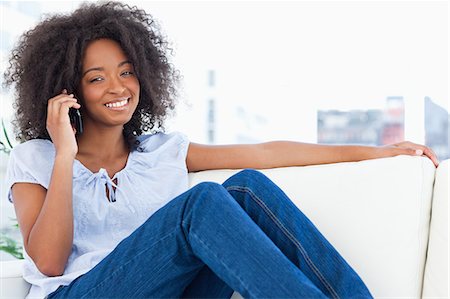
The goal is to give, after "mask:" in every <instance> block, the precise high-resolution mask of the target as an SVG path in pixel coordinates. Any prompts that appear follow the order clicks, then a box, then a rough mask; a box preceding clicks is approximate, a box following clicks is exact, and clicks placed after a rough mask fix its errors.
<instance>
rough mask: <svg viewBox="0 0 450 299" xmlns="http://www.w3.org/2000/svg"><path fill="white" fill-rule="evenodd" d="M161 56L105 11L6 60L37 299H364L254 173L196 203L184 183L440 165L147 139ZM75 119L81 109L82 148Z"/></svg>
mask: <svg viewBox="0 0 450 299" xmlns="http://www.w3.org/2000/svg"><path fill="white" fill-rule="evenodd" d="M61 36H64V39H61ZM165 46H166V44H165V42H164V40H163V39H162V38H161V37H160V35H159V34H158V31H155V25H154V21H153V19H152V17H151V16H150V15H149V14H147V13H146V12H145V11H143V10H141V9H139V8H137V7H130V6H128V5H126V4H122V3H119V2H107V3H92V4H85V5H82V6H81V7H80V8H79V9H77V10H75V11H74V12H73V13H70V14H67V15H56V16H50V17H47V18H46V19H45V20H43V21H42V22H41V23H39V24H38V25H37V26H36V28H34V29H32V30H30V31H28V32H27V33H25V34H24V35H23V36H22V38H21V39H20V42H19V44H18V46H17V48H16V49H15V50H13V54H12V56H11V67H10V68H9V69H8V71H7V73H6V77H7V82H8V83H9V84H13V83H14V84H15V87H16V90H17V94H18V97H17V100H16V104H17V105H16V106H17V108H18V109H17V111H16V115H17V119H18V131H19V136H18V137H19V139H21V140H22V141H24V142H23V143H22V144H20V145H18V146H16V147H15V148H14V149H13V150H12V151H11V157H10V160H9V165H8V172H7V179H6V181H7V190H8V198H9V200H10V201H11V202H13V203H14V208H15V211H16V214H17V219H18V222H19V227H20V229H21V233H22V236H23V240H24V249H25V250H24V256H25V262H26V263H25V268H24V278H25V279H26V280H27V281H28V282H29V283H30V284H32V287H31V290H30V294H29V296H30V297H39V298H68V297H74V298H78V297H89V298H100V297H102V298H104V297H108V298H148V297H157V298H165V297H171V298H173V297H195V298H217V297H230V296H231V294H232V293H233V290H237V291H238V292H239V293H240V294H242V295H243V296H244V297H250V298H263V297H264V298H267V297H269V298H285V297H289V298H293V297H295V298H311V297H314V298H329V297H333V298H349V297H357V298H371V297H372V296H371V294H370V291H369V290H368V289H367V287H366V285H365V284H364V282H363V281H362V280H361V278H360V277H359V275H358V274H357V273H356V272H355V270H354V269H353V268H352V267H351V265H349V264H348V263H347V262H346V261H345V260H344V258H343V257H342V256H341V255H340V254H339V252H337V251H336V249H335V248H334V247H333V246H332V245H331V244H330V243H329V242H328V241H327V240H326V239H325V237H324V236H323V235H322V234H321V233H320V232H319V231H318V229H317V228H316V227H315V226H314V224H313V223H312V222H311V221H310V220H309V219H308V218H307V216H306V215H304V214H303V213H302V212H301V211H300V210H299V208H298V207H297V206H296V205H295V204H294V203H293V202H292V201H291V199H290V198H289V197H288V196H287V195H286V194H285V193H284V192H283V191H282V190H281V189H280V188H279V187H278V186H277V185H276V184H275V183H274V182H272V181H271V180H270V179H269V178H267V177H266V176H264V175H263V174H262V173H261V172H259V171H257V170H254V169H245V170H242V171H240V172H238V173H236V174H234V175H233V176H231V177H230V178H228V179H227V180H226V181H225V182H224V183H223V184H216V183H211V182H207V183H201V184H198V185H196V186H193V187H192V188H189V184H188V182H189V178H188V172H193V171H202V170H207V169H222V168H236V169H243V168H256V169H262V168H275V167H282V166H300V165H311V164H326V163H336V162H344V161H361V160H366V159H376V158H382V157H392V156H397V155H412V156H417V155H425V156H427V157H428V158H429V159H431V160H432V161H433V162H434V163H435V165H437V164H438V161H437V160H436V157H435V155H434V153H433V152H432V151H431V150H430V149H429V148H427V147H425V146H423V145H420V144H415V143H412V142H400V143H396V144H391V145H388V146H385V147H370V146H366V147H365V146H327V145H318V144H308V143H300V142H292V141H273V142H266V143H259V144H250V145H249V144H246V145H242V144H234V145H221V146H210V145H204V144H197V143H194V142H190V141H189V139H188V138H187V137H186V135H184V134H182V133H179V132H173V133H170V134H167V133H165V132H156V133H155V132H152V133H153V134H144V133H145V132H147V131H154V130H163V129H164V118H165V116H166V114H167V113H168V112H169V111H170V110H172V109H173V107H174V102H175V101H174V98H175V96H176V93H175V92H174V87H175V85H176V82H177V80H178V76H177V75H176V72H175V71H174V69H173V67H172V66H171V64H170V63H169V62H168V58H167V53H166V47H165ZM33 109H34V110H33ZM70 109H75V110H76V111H78V110H81V115H82V120H83V127H84V130H83V132H82V134H77V135H75V133H76V132H74V128H73V126H72V124H71V123H70V119H69V111H70ZM31 154H32V155H31ZM268 269H270V271H268ZM236 273H238V275H236Z"/></svg>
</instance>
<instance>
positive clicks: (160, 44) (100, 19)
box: [4, 2, 180, 149]
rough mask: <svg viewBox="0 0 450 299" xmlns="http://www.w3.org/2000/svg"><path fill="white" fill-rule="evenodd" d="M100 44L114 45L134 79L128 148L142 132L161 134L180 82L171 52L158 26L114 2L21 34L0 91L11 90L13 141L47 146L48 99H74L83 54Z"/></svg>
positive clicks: (58, 17)
mask: <svg viewBox="0 0 450 299" xmlns="http://www.w3.org/2000/svg"><path fill="white" fill-rule="evenodd" d="M100 38H108V39H112V40H114V41H116V42H118V43H119V45H120V46H121V47H122V49H123V51H124V52H125V54H126V55H127V57H128V58H129V60H130V61H131V62H132V64H133V66H134V70H135V73H136V76H137V78H138V79H139V84H140V88H141V89H140V99H139V104H138V106H137V108H136V111H135V112H134V114H133V116H132V118H131V120H130V121H129V122H128V123H126V124H125V125H124V129H123V134H124V137H125V140H126V141H127V144H128V146H129V148H130V149H132V148H133V145H134V144H135V141H136V136H139V135H141V134H142V133H143V132H147V131H151V132H152V133H155V132H158V131H164V120H165V119H166V117H167V116H168V114H169V112H171V111H173V110H174V108H175V98H176V96H177V90H176V86H177V84H178V82H179V78H180V76H179V73H178V71H177V70H176V69H175V68H174V67H173V65H172V64H171V63H169V61H168V54H169V53H170V54H172V52H171V49H170V48H169V47H168V43H167V42H166V41H165V40H164V37H163V36H162V34H161V33H160V29H159V26H158V25H157V24H156V23H155V21H154V20H153V18H152V16H151V15H149V14H147V13H146V12H145V11H143V10H141V9H138V8H136V7H130V6H128V5H126V4H122V3H119V2H107V3H100V4H98V3H97V4H95V3H85V4H83V5H81V6H80V8H78V9H77V10H75V11H74V12H73V13H71V14H68V15H65V14H64V15H62V14H57V15H53V16H50V17H47V18H46V19H45V20H43V21H42V22H40V24H38V25H37V26H36V27H35V28H34V29H32V30H30V31H28V32H25V33H24V34H23V35H22V36H21V38H20V40H19V42H18V45H17V46H16V47H15V49H13V51H12V54H11V58H10V61H9V62H10V66H9V68H8V69H7V70H6V71H5V73H4V77H5V86H10V85H14V87H15V102H14V104H13V105H14V108H15V111H16V115H15V119H14V121H13V124H14V127H15V132H14V133H15V135H16V139H17V140H19V141H21V142H23V141H26V140H30V139H35V138H42V139H48V140H50V136H49V134H48V132H47V129H46V119H47V102H48V99H50V98H52V97H54V96H56V95H57V94H59V93H61V90H63V89H67V90H68V91H69V92H74V93H75V94H80V93H78V92H77V91H78V90H79V85H80V81H81V71H82V59H83V54H84V50H85V48H86V46H87V45H88V44H89V42H91V41H93V40H97V39H100ZM80 101H81V104H83V102H82V99H80Z"/></svg>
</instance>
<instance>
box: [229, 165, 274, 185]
mask: <svg viewBox="0 0 450 299" xmlns="http://www.w3.org/2000/svg"><path fill="white" fill-rule="evenodd" d="M268 181H270V179H269V178H268V177H267V176H265V175H264V174H263V173H262V172H260V171H258V170H255V169H250V168H248V169H244V170H241V171H239V172H238V173H235V174H234V175H232V176H231V177H230V178H228V179H227V180H226V181H225V182H224V183H223V186H224V187H229V186H253V185H255V184H256V185H257V184H266V183H267V182H268Z"/></svg>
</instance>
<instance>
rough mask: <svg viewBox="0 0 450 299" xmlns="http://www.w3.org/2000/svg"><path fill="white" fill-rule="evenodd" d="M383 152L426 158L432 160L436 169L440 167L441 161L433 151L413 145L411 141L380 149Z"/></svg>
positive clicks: (422, 146) (423, 146)
mask: <svg viewBox="0 0 450 299" xmlns="http://www.w3.org/2000/svg"><path fill="white" fill-rule="evenodd" d="M380 148H381V149H383V150H387V151H390V152H391V153H392V155H393V156H395V155H412V156H425V157H428V158H430V160H431V161H432V162H433V163H434V165H435V166H436V167H438V165H439V160H438V158H437V156H436V154H435V153H434V152H433V150H432V149H431V148H429V147H427V146H425V145H421V144H416V143H412V142H410V141H402V142H398V143H393V144H389V145H385V146H381V147H380Z"/></svg>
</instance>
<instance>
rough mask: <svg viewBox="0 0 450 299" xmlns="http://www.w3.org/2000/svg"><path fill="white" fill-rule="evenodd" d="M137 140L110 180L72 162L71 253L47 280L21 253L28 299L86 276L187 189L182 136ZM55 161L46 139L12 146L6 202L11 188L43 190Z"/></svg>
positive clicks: (157, 136) (103, 171)
mask: <svg viewBox="0 0 450 299" xmlns="http://www.w3.org/2000/svg"><path fill="white" fill-rule="evenodd" d="M138 140H139V142H140V143H139V145H138V147H137V149H136V150H134V151H132V152H130V154H129V156H128V160H127V163H126V166H125V168H123V169H122V170H121V171H119V172H117V173H116V174H115V175H114V177H112V178H110V177H109V175H108V173H107V172H106V170H105V169H103V168H100V170H99V171H98V172H96V173H92V172H91V171H90V170H89V169H88V168H86V167H85V166H84V165H83V164H82V163H81V162H80V161H78V160H75V161H74V165H73V166H74V167H73V213H74V240H73V245H72V253H71V254H70V256H69V259H68V262H67V265H66V269H65V271H64V274H63V275H62V276H58V277H47V276H45V275H44V274H42V273H41V272H39V270H38V269H37V267H36V265H35V264H34V262H33V260H32V259H31V258H30V257H29V256H28V254H27V253H26V251H24V257H25V266H24V269H23V271H24V273H23V274H24V279H25V280H26V281H28V282H29V283H31V284H32V287H31V290H30V293H29V294H28V297H27V298H44V297H45V296H46V295H48V294H50V293H51V292H53V291H54V290H56V289H57V288H58V286H59V285H68V284H69V283H70V282H71V281H72V280H74V279H75V278H77V277H78V276H80V275H82V274H84V273H86V272H88V271H89V270H90V269H92V268H93V267H94V266H95V265H96V264H98V263H99V262H100V261H101V260H102V259H103V258H105V257H106V256H107V255H108V254H109V253H110V252H111V251H112V250H113V249H114V248H115V247H116V245H117V244H118V243H119V242H120V241H121V240H123V239H124V238H126V237H127V236H128V235H130V234H131V233H132V232H133V231H134V230H135V229H136V228H138V227H139V226H140V225H141V224H143V223H144V222H145V220H147V218H148V217H150V216H151V215H152V214H153V213H155V212H156V211H157V210H158V209H160V208H161V207H162V206H164V205H165V204H167V203H168V202H169V201H170V200H171V199H173V198H174V197H176V196H177V195H179V194H181V193H183V192H184V191H186V190H187V189H188V172H187V166H186V155H187V149H188V145H189V141H188V139H187V138H186V136H185V135H183V134H181V133H178V132H175V133H171V134H164V133H157V134H154V135H142V136H139V137H138ZM54 158H55V147H54V145H53V143H52V142H51V141H49V140H44V139H34V140H30V141H27V142H24V143H22V144H19V145H17V146H15V147H14V149H13V150H12V151H11V153H10V158H9V162H8V163H9V164H8V169H7V173H6V183H7V190H8V199H9V200H10V201H11V202H13V198H12V193H11V187H12V185H13V184H14V183H18V182H27V183H36V184H40V185H42V186H43V187H44V188H46V189H48V186H49V184H50V179H51V174H52V170H53V164H54ZM115 179H117V184H115V183H114V182H113V181H114V180H115ZM105 185H106V187H107V188H108V190H109V199H108V197H107V195H106V188H105ZM113 186H114V187H116V188H115V190H114V188H113Z"/></svg>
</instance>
